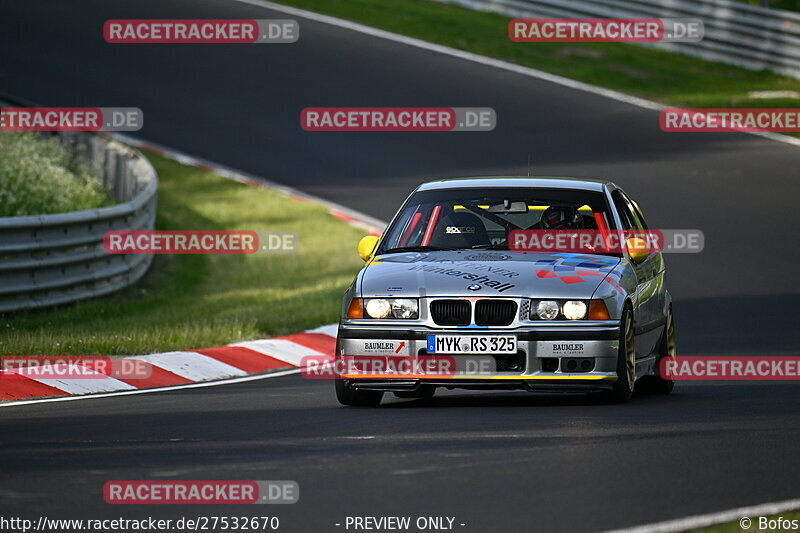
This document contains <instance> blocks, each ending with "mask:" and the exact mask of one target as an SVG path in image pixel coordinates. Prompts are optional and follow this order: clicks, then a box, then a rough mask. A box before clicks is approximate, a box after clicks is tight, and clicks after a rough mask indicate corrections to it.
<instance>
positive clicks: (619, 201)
mask: <svg viewBox="0 0 800 533" xmlns="http://www.w3.org/2000/svg"><path fill="white" fill-rule="evenodd" d="M611 199H612V200H614V206H615V207H616V208H617V211H618V212H619V217H620V218H621V219H622V229H625V230H632V229H640V226H639V224H637V221H636V219H635V218H634V216H633V212H632V211H631V210H630V208H629V207H628V203H627V202H626V201H625V198H624V197H623V196H622V191H620V190H619V189H617V190H615V191H614V192H612V193H611Z"/></svg>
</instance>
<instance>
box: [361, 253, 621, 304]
mask: <svg viewBox="0 0 800 533" xmlns="http://www.w3.org/2000/svg"><path fill="white" fill-rule="evenodd" d="M619 262H620V260H619V258H617V257H610V256H604V255H589V254H567V253H558V254H539V253H516V252H506V251H466V250H465V251H444V252H408V253H396V254H384V255H381V256H378V257H376V258H374V259H373V260H372V261H370V263H368V264H367V266H366V267H365V268H364V270H363V271H362V275H361V280H360V287H361V294H362V296H365V297H375V296H387V295H388V296H398V297H400V296H407V297H426V296H509V297H517V296H524V297H530V298H589V297H591V296H592V294H593V293H594V291H595V289H597V287H598V286H599V285H600V283H601V282H602V281H603V279H604V278H605V277H606V275H607V274H608V273H609V272H610V271H611V270H613V269H614V268H615V267H616V266H617V265H618V264H619ZM470 287H472V288H470Z"/></svg>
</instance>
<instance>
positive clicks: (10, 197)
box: [0, 132, 110, 217]
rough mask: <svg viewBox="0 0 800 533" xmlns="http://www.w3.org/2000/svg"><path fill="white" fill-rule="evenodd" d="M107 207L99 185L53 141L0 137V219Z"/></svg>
mask: <svg viewBox="0 0 800 533" xmlns="http://www.w3.org/2000/svg"><path fill="white" fill-rule="evenodd" d="M109 203H110V201H109V199H108V196H107V194H106V192H105V191H104V190H103V186H102V182H101V180H100V179H99V177H98V176H95V175H93V174H92V173H91V172H90V171H89V169H88V167H87V166H86V165H85V164H82V163H81V162H77V161H74V160H73V158H72V157H71V156H70V155H69V154H68V153H67V151H66V150H64V149H63V148H62V147H61V144H60V143H59V141H58V138H56V137H49V138H45V137H42V136H40V135H38V134H36V133H11V132H4V133H0V217H18V216H25V215H46V214H52V213H64V212H67V211H80V210H82V209H93V208H96V207H101V206H103V205H108V204H109Z"/></svg>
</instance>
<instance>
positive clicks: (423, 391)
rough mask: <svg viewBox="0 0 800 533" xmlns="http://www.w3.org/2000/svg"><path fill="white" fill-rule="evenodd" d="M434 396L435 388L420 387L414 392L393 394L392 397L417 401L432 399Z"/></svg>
mask: <svg viewBox="0 0 800 533" xmlns="http://www.w3.org/2000/svg"><path fill="white" fill-rule="evenodd" d="M434 394H436V387H431V386H425V385H423V386H421V387H420V388H419V389H417V390H415V391H402V392H395V393H394V395H395V396H396V397H398V398H403V399H410V398H413V399H417V400H430V399H431V398H433V395H434Z"/></svg>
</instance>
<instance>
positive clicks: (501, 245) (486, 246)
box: [471, 243, 508, 250]
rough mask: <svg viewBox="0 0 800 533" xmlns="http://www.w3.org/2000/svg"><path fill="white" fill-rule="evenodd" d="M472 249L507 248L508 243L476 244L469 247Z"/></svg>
mask: <svg viewBox="0 0 800 533" xmlns="http://www.w3.org/2000/svg"><path fill="white" fill-rule="evenodd" d="M471 249H472V250H508V245H507V244H505V243H493V244H476V245H475V246H472V247H471Z"/></svg>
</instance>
